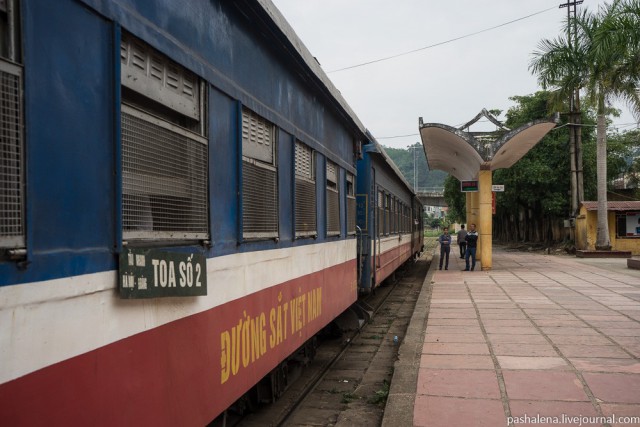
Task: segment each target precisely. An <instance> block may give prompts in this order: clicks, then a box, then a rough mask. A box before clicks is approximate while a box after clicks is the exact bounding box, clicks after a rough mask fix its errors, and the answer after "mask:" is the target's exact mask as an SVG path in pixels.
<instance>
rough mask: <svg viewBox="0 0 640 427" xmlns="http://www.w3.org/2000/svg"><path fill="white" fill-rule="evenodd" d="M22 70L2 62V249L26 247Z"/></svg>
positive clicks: (0, 73)
mask: <svg viewBox="0 0 640 427" xmlns="http://www.w3.org/2000/svg"><path fill="white" fill-rule="evenodd" d="M22 126H23V123H22V69H21V68H20V67H18V66H15V65H13V64H10V63H7V62H4V61H2V60H0V247H2V248H19V247H24V244H25V242H24V194H23V189H24V182H23V180H24V171H23V168H24V146H23V138H22Z"/></svg>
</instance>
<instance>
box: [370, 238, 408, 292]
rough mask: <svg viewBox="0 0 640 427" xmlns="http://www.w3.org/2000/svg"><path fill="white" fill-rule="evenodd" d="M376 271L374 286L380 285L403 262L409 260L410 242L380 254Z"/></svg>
mask: <svg viewBox="0 0 640 427" xmlns="http://www.w3.org/2000/svg"><path fill="white" fill-rule="evenodd" d="M378 258H379V263H378V266H377V267H378V268H377V271H376V285H378V284H380V283H382V281H383V280H384V279H386V278H387V277H389V276H390V275H391V273H393V272H394V271H396V270H397V269H398V267H400V266H401V265H402V264H403V263H404V262H405V261H407V260H408V259H409V258H411V242H407V243H404V244H401V245H398V246H396V247H394V248H392V249H389V250H388V251H386V252H383V253H382V254H380V256H379V257H378Z"/></svg>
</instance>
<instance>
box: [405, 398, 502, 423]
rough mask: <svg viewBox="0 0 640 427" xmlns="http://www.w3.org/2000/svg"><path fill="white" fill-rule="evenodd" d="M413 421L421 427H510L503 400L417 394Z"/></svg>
mask: <svg viewBox="0 0 640 427" xmlns="http://www.w3.org/2000/svg"><path fill="white" fill-rule="evenodd" d="M413 413H414V418H413V424H414V426H417V427H452V426H474V427H496V426H506V425H507V419H506V417H505V415H504V409H503V408H502V402H501V401H500V400H488V399H461V398H457V397H440V396H417V397H416V404H415V407H414V412H413Z"/></svg>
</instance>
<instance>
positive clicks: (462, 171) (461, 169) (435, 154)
mask: <svg viewBox="0 0 640 427" xmlns="http://www.w3.org/2000/svg"><path fill="white" fill-rule="evenodd" d="M420 137H421V138H422V146H423V147H424V152H425V155H426V156H427V163H428V165H429V169H432V170H434V169H438V170H442V171H445V172H447V173H448V174H450V175H453V176H455V177H456V178H457V179H458V180H460V181H464V180H470V179H474V178H475V177H476V176H477V175H478V171H479V170H480V165H481V164H482V163H483V160H482V157H480V154H478V152H477V151H476V150H475V149H474V148H473V137H472V136H471V135H469V134H467V133H466V132H463V131H461V130H459V129H456V128H454V127H451V126H447V125H443V124H439V123H438V124H436V123H428V124H425V125H423V126H421V127H420Z"/></svg>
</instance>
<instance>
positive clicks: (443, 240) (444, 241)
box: [438, 227, 451, 270]
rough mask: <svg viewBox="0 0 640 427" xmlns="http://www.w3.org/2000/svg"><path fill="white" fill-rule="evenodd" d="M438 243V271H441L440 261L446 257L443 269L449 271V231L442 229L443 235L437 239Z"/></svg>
mask: <svg viewBox="0 0 640 427" xmlns="http://www.w3.org/2000/svg"><path fill="white" fill-rule="evenodd" d="M438 243H440V270H442V260H443V259H444V257H447V261H446V262H445V263H444V269H445V270H448V269H449V252H450V251H451V235H450V234H449V229H448V228H447V227H445V228H444V230H443V233H442V234H441V235H440V237H438Z"/></svg>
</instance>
